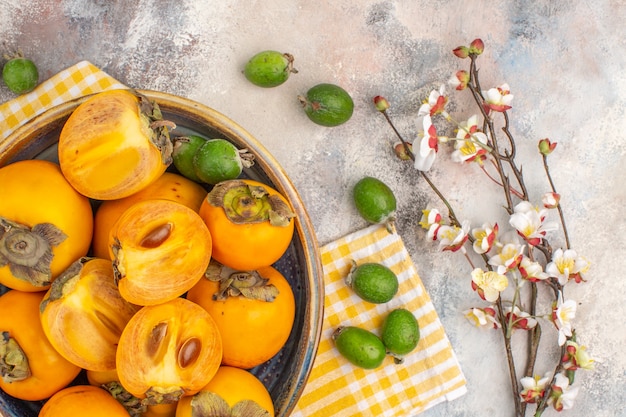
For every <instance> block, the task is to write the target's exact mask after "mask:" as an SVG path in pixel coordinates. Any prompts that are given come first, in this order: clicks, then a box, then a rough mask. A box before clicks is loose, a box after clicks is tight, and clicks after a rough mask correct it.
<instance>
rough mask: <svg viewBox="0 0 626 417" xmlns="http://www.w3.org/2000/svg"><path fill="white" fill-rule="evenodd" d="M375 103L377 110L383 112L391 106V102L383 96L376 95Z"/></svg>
mask: <svg viewBox="0 0 626 417" xmlns="http://www.w3.org/2000/svg"><path fill="white" fill-rule="evenodd" d="M374 105H375V106H376V110H378V111H379V112H381V113H382V112H384V111H385V110H387V109H388V108H389V102H388V101H387V99H386V98H385V97H383V96H376V97H374Z"/></svg>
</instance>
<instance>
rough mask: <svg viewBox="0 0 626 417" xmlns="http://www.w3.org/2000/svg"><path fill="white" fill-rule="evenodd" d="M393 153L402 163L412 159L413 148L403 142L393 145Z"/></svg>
mask: <svg viewBox="0 0 626 417" xmlns="http://www.w3.org/2000/svg"><path fill="white" fill-rule="evenodd" d="M393 151H394V153H395V154H396V156H397V157H398V158H400V159H401V160H402V161H408V160H410V159H411V154H412V153H413V146H412V145H411V144H410V143H407V144H404V143H402V142H397V143H394V145H393Z"/></svg>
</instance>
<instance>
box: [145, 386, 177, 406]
mask: <svg viewBox="0 0 626 417" xmlns="http://www.w3.org/2000/svg"><path fill="white" fill-rule="evenodd" d="M184 393H185V390H183V389H182V388H181V387H176V386H173V387H169V388H164V387H151V388H150V389H148V391H146V398H144V399H143V401H142V402H143V403H144V404H145V405H159V404H171V403H175V402H177V401H178V400H180V398H181V397H182V396H183V394H184Z"/></svg>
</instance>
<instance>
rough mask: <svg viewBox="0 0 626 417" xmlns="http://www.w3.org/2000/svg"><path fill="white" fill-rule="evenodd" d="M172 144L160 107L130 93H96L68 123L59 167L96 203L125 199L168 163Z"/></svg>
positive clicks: (64, 130)
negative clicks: (98, 201) (96, 201)
mask: <svg viewBox="0 0 626 417" xmlns="http://www.w3.org/2000/svg"><path fill="white" fill-rule="evenodd" d="M172 148H173V145H172V142H171V140H170V138H169V131H168V127H167V125H166V124H164V122H162V120H161V113H160V110H159V109H158V105H157V104H156V103H154V102H151V101H150V100H149V99H148V98H147V97H145V96H141V95H138V94H136V93H134V92H132V91H130V90H109V91H104V92H100V93H96V94H94V95H93V96H91V97H89V98H88V99H87V100H85V101H84V102H82V103H81V104H79V105H78V107H76V109H75V110H74V111H73V112H72V114H71V115H70V117H69V118H68V119H67V121H66V122H65V124H64V125H63V128H62V130H61V134H60V136H59V144H58V156H59V164H60V165H61V169H62V170H63V174H64V175H65V177H66V178H67V180H68V181H69V182H70V183H71V184H72V186H74V188H76V190H78V191H79V192H80V193H81V194H83V195H86V196H87V197H90V198H93V199H96V200H111V199H117V198H122V197H126V196H129V195H131V194H134V193H136V192H137V191H139V190H141V189H143V188H145V187H146V186H148V185H149V184H150V183H152V182H153V181H154V180H156V179H157V178H159V177H160V176H161V175H162V174H163V173H164V172H165V170H166V169H167V167H168V166H169V164H170V163H171V162H172Z"/></svg>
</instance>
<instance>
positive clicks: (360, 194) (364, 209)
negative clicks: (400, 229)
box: [352, 177, 396, 231]
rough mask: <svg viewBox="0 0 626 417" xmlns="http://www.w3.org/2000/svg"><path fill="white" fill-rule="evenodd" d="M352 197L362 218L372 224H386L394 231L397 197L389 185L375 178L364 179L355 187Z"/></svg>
mask: <svg viewBox="0 0 626 417" xmlns="http://www.w3.org/2000/svg"><path fill="white" fill-rule="evenodd" d="M352 197H353V199H354V204H355V206H356V209H357V210H358V212H359V214H360V215H361V217H363V218H364V219H365V220H367V221H368V222H369V223H372V224H384V225H385V226H386V227H387V229H388V230H389V231H393V229H394V223H395V219H396V196H395V195H394V194H393V191H392V190H391V188H389V186H387V184H385V183H384V182H382V181H381V180H379V179H377V178H374V177H363V178H361V179H360V180H359V181H358V182H357V183H356V184H355V185H354V188H353V189H352Z"/></svg>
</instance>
